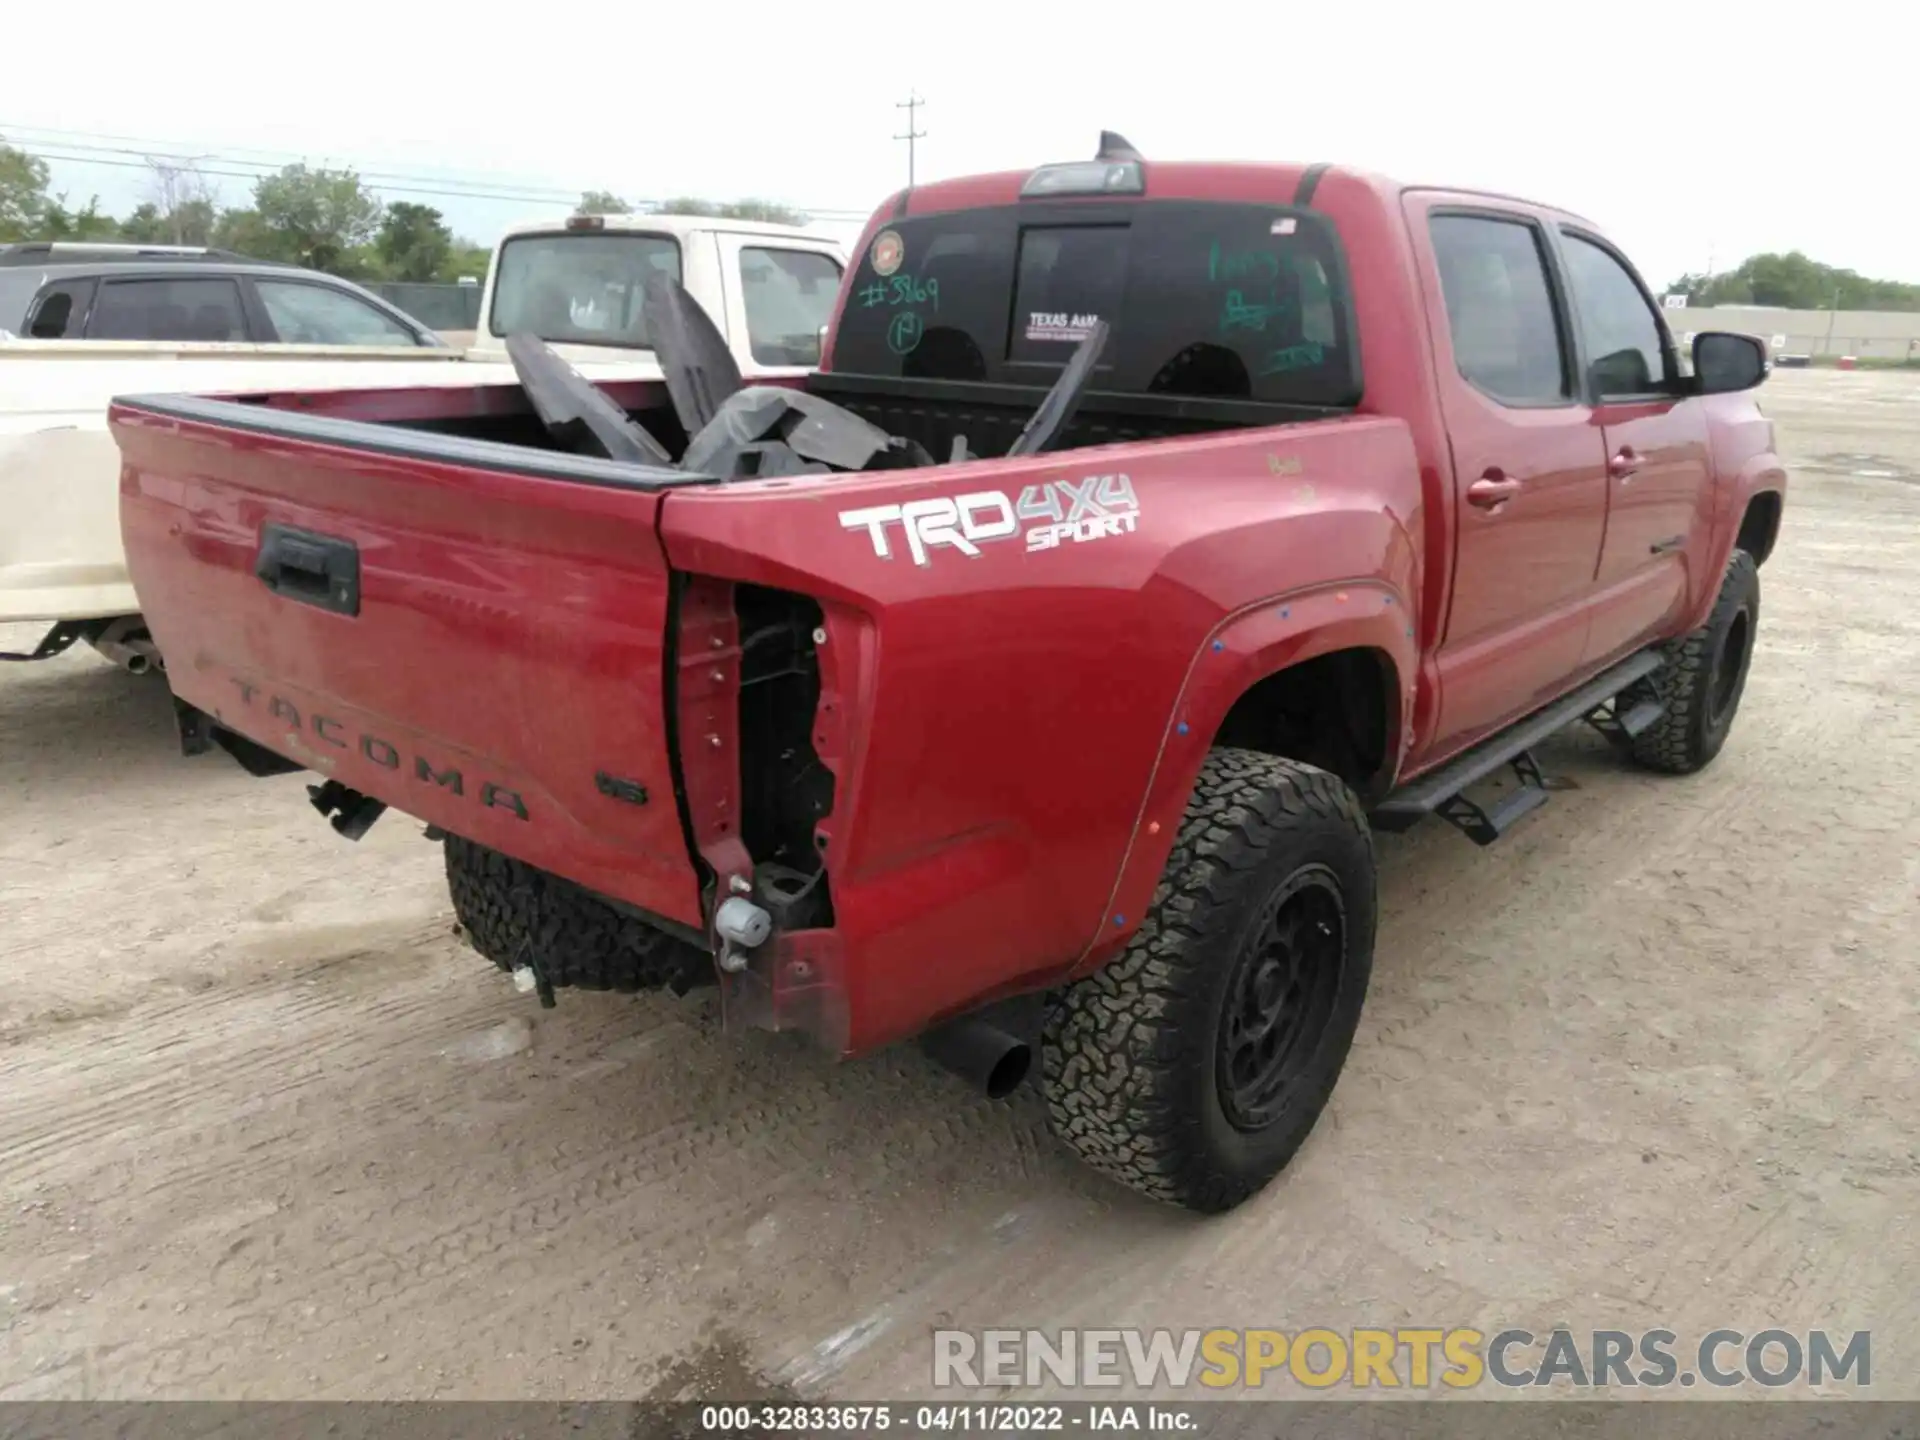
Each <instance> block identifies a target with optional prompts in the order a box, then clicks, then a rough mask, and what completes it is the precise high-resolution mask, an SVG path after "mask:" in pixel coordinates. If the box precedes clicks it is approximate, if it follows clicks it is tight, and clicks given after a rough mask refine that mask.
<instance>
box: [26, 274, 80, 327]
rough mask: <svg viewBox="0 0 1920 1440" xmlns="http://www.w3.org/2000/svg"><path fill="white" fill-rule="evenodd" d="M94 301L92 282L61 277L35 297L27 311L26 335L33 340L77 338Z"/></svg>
mask: <svg viewBox="0 0 1920 1440" xmlns="http://www.w3.org/2000/svg"><path fill="white" fill-rule="evenodd" d="M92 300H93V281H91V280H58V281H55V282H54V283H53V284H51V285H49V286H47V287H46V288H45V289H44V290H42V291H41V292H40V293H39V294H38V295H37V296H35V297H34V301H33V308H32V309H30V310H29V311H28V312H27V329H26V334H27V337H28V338H29V339H32V340H77V339H79V338H80V336H81V335H82V334H83V333H84V332H85V329H86V324H87V306H88V305H89V304H90V303H91V302H92Z"/></svg>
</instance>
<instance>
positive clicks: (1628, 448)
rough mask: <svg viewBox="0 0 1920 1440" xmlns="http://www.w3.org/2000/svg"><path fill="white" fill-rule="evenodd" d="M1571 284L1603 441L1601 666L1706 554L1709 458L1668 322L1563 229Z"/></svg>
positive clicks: (1634, 636)
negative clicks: (1604, 521)
mask: <svg viewBox="0 0 1920 1440" xmlns="http://www.w3.org/2000/svg"><path fill="white" fill-rule="evenodd" d="M1560 248H1561V254H1562V256H1563V257H1564V261H1565V266H1566V272H1567V281H1568V290H1569V292H1570V294H1571V297H1572V300H1573V310H1574V316H1575V319H1576V322H1577V323H1578V325H1579V329H1580V332H1581V338H1582V341H1583V344H1582V350H1583V352H1584V354H1585V356H1586V357H1587V374H1586V377H1585V378H1586V386H1585V388H1586V393H1587V397H1588V399H1589V400H1591V401H1592V403H1593V405H1594V407H1595V410H1594V413H1595V414H1596V416H1597V417H1598V418H1599V420H1600V425H1601V430H1602V432H1603V434H1604V435H1605V437H1606V449H1607V533H1606V541H1605V543H1604V544H1603V545H1602V547H1601V551H1600V569H1599V573H1598V575H1597V577H1596V580H1597V585H1596V589H1595V595H1594V605H1593V625H1592V630H1591V633H1590V635H1589V638H1588V641H1587V660H1588V662H1589V663H1590V664H1591V665H1595V666H1597V665H1600V664H1602V663H1604V662H1606V661H1608V660H1611V659H1613V658H1615V657H1617V656H1620V655H1623V654H1625V653H1627V652H1628V651H1631V650H1633V649H1636V648H1637V647H1638V646H1640V645H1642V644H1644V643H1646V641H1647V640H1649V639H1650V638H1652V637H1653V636H1654V635H1656V634H1657V633H1658V632H1659V631H1660V629H1661V626H1662V623H1663V622H1664V621H1666V620H1667V619H1668V618H1669V617H1670V616H1672V615H1673V613H1674V612H1675V611H1676V610H1677V609H1678V608H1679V607H1680V606H1681V605H1682V604H1683V603H1684V602H1685V599H1686V596H1687V593H1688V586H1687V570H1688V567H1689V566H1690V565H1700V564H1704V563H1706V561H1707V555H1706V552H1707V542H1708V540H1709V538H1710V537H1709V531H1710V524H1711V517H1710V516H1709V515H1708V514H1707V512H1706V508H1705V507H1706V506H1707V505H1708V504H1709V502H1710V500H1711V471H1710V465H1711V460H1710V458H1709V455H1708V449H1707V420H1706V414H1705V410H1704V407H1703V406H1702V405H1701V402H1700V401H1698V400H1695V399H1688V398H1685V397H1684V396H1683V395H1682V393H1681V386H1682V381H1681V378H1680V374H1679V369H1678V366H1677V365H1676V364H1675V357H1674V354H1673V349H1672V345H1671V343H1670V341H1669V340H1668V337H1667V332H1666V329H1665V327H1664V326H1663V325H1661V323H1660V314H1659V311H1658V310H1656V309H1655V308H1654V305H1653V301H1652V299H1651V298H1650V297H1649V296H1648V295H1647V293H1646V289H1645V287H1644V286H1643V285H1641V283H1640V281H1639V279H1638V278H1637V277H1636V276H1635V275H1634V272H1633V270H1632V268H1631V267H1630V266H1629V265H1628V264H1627V263H1626V261H1625V260H1623V259H1621V258H1620V256H1619V255H1618V254H1616V253H1615V252H1614V251H1613V250H1612V249H1611V248H1610V247H1609V246H1607V245H1606V244H1604V243H1603V242H1601V241H1600V240H1598V239H1596V238H1595V237H1593V236H1590V235H1586V234H1582V233H1581V232H1579V231H1577V230H1574V229H1571V228H1563V229H1562V231H1561V235H1560Z"/></svg>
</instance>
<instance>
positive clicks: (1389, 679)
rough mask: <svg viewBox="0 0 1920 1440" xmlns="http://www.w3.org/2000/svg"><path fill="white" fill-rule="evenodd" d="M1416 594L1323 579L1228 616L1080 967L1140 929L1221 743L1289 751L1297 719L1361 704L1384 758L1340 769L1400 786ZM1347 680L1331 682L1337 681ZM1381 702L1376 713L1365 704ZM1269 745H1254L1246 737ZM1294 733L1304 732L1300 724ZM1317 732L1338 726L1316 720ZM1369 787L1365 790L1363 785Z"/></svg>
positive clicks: (1177, 723) (1191, 675)
mask: <svg viewBox="0 0 1920 1440" xmlns="http://www.w3.org/2000/svg"><path fill="white" fill-rule="evenodd" d="M1414 629H1415V626H1414V617H1413V614H1412V612H1411V610H1410V609H1409V606H1408V602H1407V596H1406V594H1405V593H1404V592H1402V591H1401V590H1400V589H1399V588H1398V587H1397V586H1395V585H1393V584H1391V583H1389V582H1387V581H1384V580H1377V579H1367V580H1360V581H1351V582H1345V583H1341V584H1334V585H1325V586H1316V587H1314V588H1312V589H1310V590H1306V591H1301V592H1295V593H1293V594H1289V595H1284V596H1278V597H1274V598H1271V599H1268V600H1263V601H1261V602H1259V603H1258V604H1256V605H1252V606H1248V607H1246V608H1245V609H1242V610H1240V611H1237V612H1235V613H1234V614H1232V615H1229V616H1227V617H1226V618H1224V619H1223V620H1222V621H1221V623H1220V624H1219V626H1217V627H1216V628H1215V630H1214V631H1213V632H1212V633H1211V634H1210V635H1208V636H1207V637H1206V639H1205V640H1204V641H1203V642H1202V643H1201V646H1200V648H1199V650H1198V652H1197V653H1196V654H1195V656H1194V658H1193V661H1192V663H1191V665H1190V667H1189V669H1188V673H1187V679H1186V682H1185V684H1184V685H1183V686H1182V688H1181V692H1180V696H1179V700H1178V702H1177V703H1176V704H1175V706H1174V711H1173V714H1172V716H1171V717H1170V720H1169V723H1168V727H1167V732H1166V735H1165V737H1164V739H1163V740H1162V743H1161V749H1160V754H1159V756H1158V758H1157V760H1156V762H1155V765H1154V768H1153V771H1152V774H1151V777H1150V778H1149V780H1148V783H1147V786H1146V791H1145V794H1144V795H1143V797H1142V801H1141V805H1140V809H1139V811H1138V814H1137V818H1136V819H1135V822H1134V830H1133V834H1132V836H1131V837H1130V839H1129V842H1128V846H1127V850H1126V853H1125V855H1124V856H1123V858H1122V860H1121V864H1120V870H1119V873H1118V875H1117V876H1116V877H1115V882H1114V887H1113V891H1112V896H1111V899H1110V901H1109V904H1108V906H1107V915H1106V917H1105V920H1104V921H1103V924H1102V926H1101V931H1100V933H1099V934H1098V935H1097V936H1096V937H1095V939H1094V940H1093V941H1092V943H1090V944H1089V946H1088V947H1087V949H1086V950H1085V951H1083V952H1082V954H1081V956H1080V958H1079V959H1078V961H1076V963H1075V964H1074V966H1073V970H1072V972H1071V973H1073V974H1075V975H1078V974H1085V973H1087V972H1088V971H1090V970H1093V969H1096V968H1098V967H1099V965H1100V964H1101V963H1103V962H1104V961H1105V960H1106V959H1107V958H1108V957H1110V956H1111V955H1112V954H1113V953H1114V952H1115V951H1116V950H1117V949H1118V948H1119V946H1120V945H1121V944H1123V943H1124V942H1125V940H1126V938H1127V937H1128V936H1129V935H1130V934H1132V932H1133V930H1134V929H1135V928H1136V927H1137V925H1138V921H1139V916H1140V914H1141V913H1142V912H1143V910H1144V909H1145V907H1146V905H1147V903H1148V901H1149V900H1150V899H1151V898H1152V895H1153V890H1154V886H1155V885H1156V884H1157V883H1158V880H1159V876H1160V873H1161V871H1162V870H1163V869H1164V868H1165V866H1166V861H1167V856H1168V854H1169V853H1170V852H1171V850H1172V848H1173V842H1174V836H1175V833H1176V831H1177V830H1178V829H1179V825H1180V820H1181V818H1182V816H1183V815H1184V814H1185V813H1186V808H1187V803H1188V800H1189V798H1190V797H1191V796H1192V794H1193V788H1194V786H1195V784H1196V783H1197V782H1198V780H1199V776H1200V769H1201V766H1202V765H1203V764H1204V763H1205V761H1206V757H1207V754H1208V752H1209V751H1211V750H1212V749H1213V747H1214V746H1215V745H1217V744H1226V743H1228V742H1229V740H1231V743H1233V744H1234V745H1236V746H1238V747H1240V748H1244V749H1253V750H1261V751H1263V752H1264V753H1267V754H1271V755H1277V756H1280V757H1282V758H1285V759H1293V760H1304V761H1306V762H1307V763H1309V764H1317V763H1319V762H1318V761H1317V760H1315V759H1313V758H1312V757H1310V756H1303V755H1300V754H1295V753H1288V751H1287V749H1286V748H1285V747H1286V744H1287V741H1288V730H1287V727H1286V726H1285V725H1282V726H1280V727H1279V728H1278V729H1276V728H1274V724H1273V722H1274V721H1275V720H1277V719H1281V718H1283V717H1284V718H1286V719H1289V720H1294V721H1297V720H1298V719H1299V718H1300V717H1301V716H1303V715H1304V716H1305V717H1307V718H1308V719H1309V720H1317V721H1320V722H1323V723H1327V724H1331V723H1333V720H1334V717H1336V716H1337V717H1341V718H1343V719H1344V718H1348V717H1351V716H1352V715H1353V714H1354V713H1356V711H1357V713H1359V714H1360V715H1362V716H1365V715H1367V714H1369V713H1372V714H1375V715H1377V717H1378V722H1379V725H1380V733H1379V735H1378V737H1377V738H1373V737H1369V740H1368V743H1367V745H1365V746H1363V747H1362V750H1363V753H1368V754H1371V755H1372V756H1373V761H1372V763H1371V765H1364V764H1363V765H1362V766H1361V768H1360V769H1359V770H1357V771H1356V772H1355V773H1354V774H1353V776H1352V777H1351V778H1350V777H1349V775H1347V774H1344V773H1342V768H1336V767H1329V766H1322V768H1332V769H1333V771H1334V773H1335V774H1339V775H1340V776H1341V778H1342V779H1343V780H1347V781H1348V783H1349V784H1352V783H1353V781H1354V780H1355V779H1358V780H1359V781H1360V782H1361V784H1360V785H1356V786H1355V787H1354V788H1355V789H1356V792H1357V793H1359V794H1360V796H1361V798H1362V801H1363V803H1365V802H1369V801H1371V800H1372V799H1373V798H1375V797H1376V796H1377V795H1381V794H1385V793H1386V792H1387V791H1388V790H1390V789H1391V788H1392V785H1393V782H1394V779H1395V778H1396V776H1397V775H1398V773H1399V768H1400V763H1401V761H1402V759H1403V758H1404V757H1405V755H1406V752H1407V748H1408V744H1409V741H1410V737H1411V735H1412V721H1413V702H1414V683H1415V677H1416V674H1417V662H1418V651H1417V648H1416V642H1415V638H1414ZM1329 684H1331V685H1332V686H1334V687H1336V688H1335V689H1333V690H1332V691H1329V689H1328V688H1327V687H1328V685H1329ZM1369 705H1372V706H1375V707H1376V708H1375V709H1374V710H1373V711H1371V712H1369V711H1368V710H1367V709H1366V707H1367V706H1369ZM1263 726H1264V727H1265V735H1264V742H1265V743H1249V741H1248V740H1247V739H1246V738H1243V737H1245V736H1247V735H1254V736H1255V737H1260V735H1261V730H1262V727H1263ZM1294 733H1296V734H1297V733H1298V730H1297V727H1296V729H1295V731H1294ZM1307 733H1308V734H1309V735H1310V736H1311V737H1313V738H1315V739H1317V740H1321V741H1324V740H1325V739H1326V736H1327V733H1328V732H1327V731H1326V730H1322V729H1315V728H1312V727H1311V726H1310V727H1309V729H1308V732H1307ZM1363 787H1364V788H1363Z"/></svg>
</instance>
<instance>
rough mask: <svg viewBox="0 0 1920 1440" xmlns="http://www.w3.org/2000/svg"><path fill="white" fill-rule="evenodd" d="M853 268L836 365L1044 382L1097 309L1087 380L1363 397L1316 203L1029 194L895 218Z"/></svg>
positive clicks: (1139, 386)
mask: <svg viewBox="0 0 1920 1440" xmlns="http://www.w3.org/2000/svg"><path fill="white" fill-rule="evenodd" d="M859 266H860V268H859V269H858V271H857V272H856V273H855V275H854V277H853V280H852V282H851V285H850V287H849V290H848V296H847V304H846V308H845V311H844V313H843V314H842V316H841V321H840V329H839V332H838V334H837V336H836V337H835V342H834V343H835V352H834V368H835V369H836V370H839V371H842V372H846V373H849V374H867V375H879V376H906V377H911V378H919V379H945V380H970V381H986V382H990V383H992V382H997V383H1003V384H1018V385H1024V386H1035V385H1049V384H1051V383H1052V382H1053V378H1054V375H1055V374H1056V373H1057V372H1058V369H1059V367H1060V366H1062V365H1064V364H1065V363H1066V362H1067V360H1068V359H1070V358H1071V357H1072V355H1073V353H1074V350H1075V348H1076V346H1077V345H1078V343H1079V342H1080V340H1081V339H1083V338H1084V337H1085V336H1086V334H1087V333H1088V331H1089V330H1090V329H1091V328H1092V326H1093V325H1094V323H1095V322H1096V321H1105V322H1106V323H1107V324H1108V326H1109V327H1110V328H1111V332H1112V333H1111V335H1110V337H1109V339H1108V343H1107V347H1106V350H1105V352H1104V353H1103V356H1102V359H1101V363H1100V367H1099V369H1098V371H1097V372H1096V375H1095V379H1094V389H1096V390H1101V391H1107V392H1110V393H1119V394H1166V395H1186V396H1196V397H1210V398H1219V399H1240V400H1256V401H1267V402H1274V403H1282V404H1302V405H1316V406H1321V405H1324V406H1347V405H1352V404H1355V403H1357V402H1358V400H1359V398H1360V391H1361V370H1360V353H1359V345H1358V342H1357V338H1356V335H1355V326H1354V322H1353V312H1352V303H1351V292H1350V290H1349V287H1348V280H1347V272H1346V264H1345V259H1344V256H1343V253H1342V250H1341V247H1340V243H1339V237H1338V235H1337V234H1336V233H1335V231H1334V229H1333V226H1332V223H1331V222H1330V221H1329V220H1328V219H1327V218H1326V217H1325V216H1324V215H1321V214H1318V213H1316V212H1313V211H1309V210H1298V209H1293V208H1291V207H1288V206H1260V205H1242V204H1222V203H1213V202H1207V201H1196V200H1161V201H1155V200H1127V201H1112V200H1099V201H1079V202H1073V203H1058V202H1052V203H1048V202H1033V201H1029V202H1026V203H1024V204H1016V205H1008V206H998V207H992V208H987V209H981V210H968V211H957V212H951V213H946V214H934V215H926V216H918V217H911V216H910V217H907V218H905V219H902V220H899V221H897V222H895V223H894V224H892V225H889V226H887V227H885V228H884V229H882V230H881V232H880V233H879V234H878V235H877V236H876V237H875V238H874V241H873V243H872V244H870V245H869V247H868V252H867V253H866V254H864V255H862V256H861V257H860V260H859Z"/></svg>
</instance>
